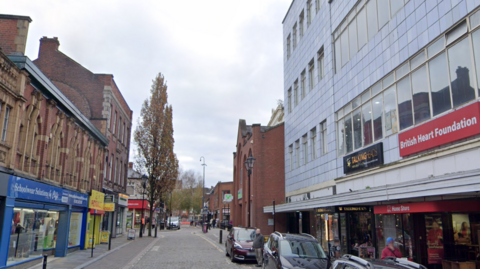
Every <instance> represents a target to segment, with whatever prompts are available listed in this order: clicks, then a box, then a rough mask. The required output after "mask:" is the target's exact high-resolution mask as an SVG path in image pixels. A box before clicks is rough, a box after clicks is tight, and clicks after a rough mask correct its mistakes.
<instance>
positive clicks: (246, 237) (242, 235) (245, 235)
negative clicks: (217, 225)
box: [233, 229, 255, 241]
mask: <svg viewBox="0 0 480 269" xmlns="http://www.w3.org/2000/svg"><path fill="white" fill-rule="evenodd" d="M233 237H234V238H235V240H238V241H251V240H253V239H255V229H235V230H234V231H233Z"/></svg>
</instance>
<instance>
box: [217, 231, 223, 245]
mask: <svg viewBox="0 0 480 269" xmlns="http://www.w3.org/2000/svg"><path fill="white" fill-rule="evenodd" d="M222 233H223V231H222V230H220V236H219V237H218V238H219V239H218V240H220V242H218V243H220V244H221V243H222V237H223V236H222Z"/></svg>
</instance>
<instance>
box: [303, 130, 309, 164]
mask: <svg viewBox="0 0 480 269" xmlns="http://www.w3.org/2000/svg"><path fill="white" fill-rule="evenodd" d="M307 142H308V139H307V135H306V134H305V135H304V136H303V137H302V143H303V144H302V146H303V149H302V150H303V164H307V162H308V143H307Z"/></svg>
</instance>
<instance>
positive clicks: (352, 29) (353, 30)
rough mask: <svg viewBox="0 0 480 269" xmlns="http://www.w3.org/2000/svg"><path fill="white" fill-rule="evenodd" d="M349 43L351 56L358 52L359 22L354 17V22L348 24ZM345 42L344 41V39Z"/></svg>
mask: <svg viewBox="0 0 480 269" xmlns="http://www.w3.org/2000/svg"><path fill="white" fill-rule="evenodd" d="M348 41H349V43H348V45H349V47H350V49H349V54H350V58H352V57H353V55H355V54H356V53H357V50H358V47H357V22H356V19H353V22H352V23H350V25H349V26H348ZM342 42H343V41H342Z"/></svg>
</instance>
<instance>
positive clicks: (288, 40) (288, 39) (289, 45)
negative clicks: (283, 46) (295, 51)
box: [287, 35, 291, 59]
mask: <svg viewBox="0 0 480 269" xmlns="http://www.w3.org/2000/svg"><path fill="white" fill-rule="evenodd" d="M290 40H291V37H290V35H289V36H288V37H287V59H290V51H291V48H290V47H291V44H290V42H291V41H290Z"/></svg>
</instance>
